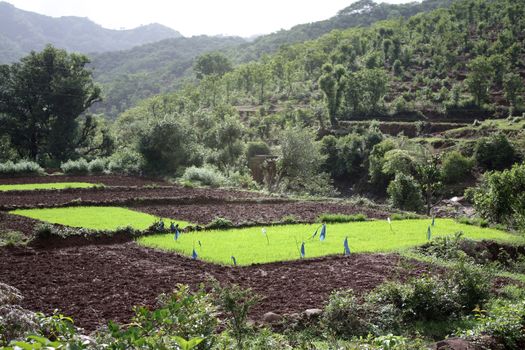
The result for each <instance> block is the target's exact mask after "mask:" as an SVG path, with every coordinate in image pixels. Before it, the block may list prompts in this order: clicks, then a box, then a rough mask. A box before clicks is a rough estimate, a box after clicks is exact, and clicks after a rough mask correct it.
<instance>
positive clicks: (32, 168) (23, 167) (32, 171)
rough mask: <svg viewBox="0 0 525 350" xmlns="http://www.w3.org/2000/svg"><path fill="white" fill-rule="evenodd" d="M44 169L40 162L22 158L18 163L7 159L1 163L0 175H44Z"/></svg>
mask: <svg viewBox="0 0 525 350" xmlns="http://www.w3.org/2000/svg"><path fill="white" fill-rule="evenodd" d="M43 173H44V169H42V167H40V165H38V163H35V162H31V161H27V160H21V161H18V162H16V163H13V162H12V161H7V162H5V163H0V176H5V177H8V176H24V175H42V174H43Z"/></svg>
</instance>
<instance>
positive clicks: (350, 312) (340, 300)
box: [322, 289, 371, 339]
mask: <svg viewBox="0 0 525 350" xmlns="http://www.w3.org/2000/svg"><path fill="white" fill-rule="evenodd" d="M367 315H368V310H367V308H366V306H365V305H363V304H361V303H359V302H358V300H357V298H356V297H355V296H354V293H353V291H352V290H351V289H350V290H346V291H335V292H332V294H331V295H330V297H329V299H328V304H327V305H326V307H325V309H324V312H323V318H322V321H323V324H324V325H325V326H326V327H327V328H328V329H329V330H330V331H332V332H333V333H335V334H336V335H338V336H341V337H343V338H346V339H351V338H352V337H358V336H366V335H367V334H368V333H370V330H371V326H370V324H369V323H368V322H367Z"/></svg>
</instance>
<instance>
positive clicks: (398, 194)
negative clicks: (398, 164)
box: [387, 173, 423, 212]
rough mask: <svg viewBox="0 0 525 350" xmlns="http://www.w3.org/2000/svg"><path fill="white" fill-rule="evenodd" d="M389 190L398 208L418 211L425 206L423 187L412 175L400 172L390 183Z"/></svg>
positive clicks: (393, 202)
mask: <svg viewBox="0 0 525 350" xmlns="http://www.w3.org/2000/svg"><path fill="white" fill-rule="evenodd" d="M387 192H388V196H389V198H390V200H391V202H392V205H393V206H394V207H396V208H399V209H403V210H410V211H415V212H418V211H421V209H422V207H423V197H422V196H421V187H420V185H419V184H418V183H417V181H416V180H415V179H414V178H413V177H412V176H410V175H405V174H403V173H398V174H397V175H396V177H395V179H394V180H393V181H392V182H390V184H389V185H388V189H387Z"/></svg>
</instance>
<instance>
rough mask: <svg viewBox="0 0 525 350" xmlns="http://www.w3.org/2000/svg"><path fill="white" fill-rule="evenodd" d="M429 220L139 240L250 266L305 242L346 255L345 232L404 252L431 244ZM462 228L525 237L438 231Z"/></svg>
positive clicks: (354, 241) (444, 223)
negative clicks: (321, 233) (322, 236)
mask: <svg viewBox="0 0 525 350" xmlns="http://www.w3.org/2000/svg"><path fill="white" fill-rule="evenodd" d="M429 224H430V220H428V219H420V220H402V221H393V222H392V228H393V231H391V230H390V227H389V225H388V223H387V222H386V221H383V220H381V221H367V222H351V223H338V224H328V225H327V234H326V240H325V241H323V242H321V241H320V240H319V234H318V235H317V237H315V238H313V239H311V236H312V234H313V233H314V232H315V230H316V229H317V228H318V227H319V225H318V224H312V225H309V224H296V225H280V226H270V227H267V228H266V232H267V235H268V239H269V242H270V243H269V244H268V242H267V239H266V237H265V236H264V235H263V233H262V230H261V227H250V228H241V229H231V230H224V231H220V230H212V231H201V232H192V233H187V234H183V235H182V236H181V237H179V239H178V240H177V241H175V240H174V237H173V235H170V234H167V235H153V236H146V237H141V238H139V239H138V240H137V242H138V243H139V244H141V245H143V246H147V247H153V248H159V249H164V250H171V251H176V252H179V253H182V254H184V255H187V256H191V254H192V251H193V248H194V247H195V250H196V252H197V254H198V256H199V259H202V260H206V261H210V262H214V263H220V264H231V263H232V259H231V256H234V257H235V258H236V260H237V264H238V265H250V264H254V263H268V262H274V261H285V260H296V259H299V258H300V251H299V250H300V245H301V243H302V242H305V253H306V258H312V257H320V256H325V255H334V254H342V253H343V251H344V247H343V242H344V239H345V237H348V242H349V246H350V249H351V251H352V252H354V253H358V252H392V251H398V250H402V249H405V248H409V247H414V246H417V245H420V244H423V243H425V242H426V241H427V238H426V237H427V228H428V226H429ZM457 231H463V233H464V237H468V238H472V239H478V240H480V239H491V240H497V241H506V242H509V241H510V242H512V241H517V240H519V239H520V238H519V237H516V236H513V235H511V234H509V233H506V232H504V231H499V230H495V229H490V228H480V227H477V226H469V225H464V224H460V223H457V222H455V221H454V220H451V219H436V225H435V226H434V227H433V228H432V236H434V237H435V236H445V235H451V234H454V233H455V232H457ZM199 242H200V244H199Z"/></svg>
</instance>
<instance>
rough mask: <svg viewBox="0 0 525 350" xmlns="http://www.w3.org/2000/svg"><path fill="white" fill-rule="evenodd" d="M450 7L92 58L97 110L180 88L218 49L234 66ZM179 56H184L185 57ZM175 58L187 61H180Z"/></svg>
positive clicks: (364, 2) (376, 8) (369, 7)
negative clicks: (202, 57)
mask: <svg viewBox="0 0 525 350" xmlns="http://www.w3.org/2000/svg"><path fill="white" fill-rule="evenodd" d="M451 2H452V0H425V1H423V2H421V3H419V2H412V3H408V4H399V5H392V4H386V3H376V2H374V1H372V0H361V1H358V2H356V3H353V4H352V5H350V6H349V7H347V8H345V9H343V10H341V11H339V13H338V14H337V15H336V16H334V17H332V18H330V19H328V20H325V21H319V22H314V23H309V24H301V25H298V26H295V27H293V28H291V29H290V30H281V31H279V32H276V33H273V34H269V35H263V36H261V37H258V38H257V39H256V40H255V41H252V42H247V41H243V40H241V39H240V38H224V37H204V36H201V37H196V38H187V39H176V40H166V41H162V42H159V43H154V44H149V45H145V46H144V47H137V48H133V49H131V50H127V51H123V52H108V53H105V54H102V55H95V56H93V67H94V69H95V74H96V77H97V80H98V81H99V82H101V83H103V87H104V96H105V102H104V103H103V104H101V105H99V108H98V109H97V110H96V111H97V112H103V113H105V114H106V115H107V116H108V117H109V118H110V119H113V118H114V117H115V116H116V115H117V114H118V113H120V112H122V111H124V110H125V109H127V108H129V107H131V106H133V105H134V104H135V103H136V102H137V101H139V100H140V99H142V98H145V97H149V96H151V95H154V94H156V93H159V92H168V91H173V90H174V89H175V88H177V87H180V86H181V84H182V83H181V78H183V77H192V76H193V74H192V71H191V66H192V62H191V58H193V57H195V56H197V55H199V54H201V53H204V52H206V51H213V50H221V51H223V52H224V53H225V54H226V55H227V56H228V58H229V59H230V60H231V61H232V62H233V63H237V64H238V63H243V62H248V61H252V60H257V59H259V58H261V57H262V56H264V55H267V54H272V53H275V52H276V51H278V50H279V48H281V47H282V46H287V45H291V44H294V43H301V42H304V41H308V40H312V39H316V38H318V37H320V36H322V35H323V34H326V33H328V32H330V31H332V30H335V29H347V28H354V27H366V26H369V25H371V24H373V23H375V22H377V21H380V20H385V19H388V18H399V17H402V18H407V17H410V16H411V15H414V14H416V13H420V12H424V11H429V10H432V9H434V8H438V7H447V6H449V5H450V3H451ZM181 51H183V52H181ZM184 51H188V54H185V53H184ZM176 52H177V53H176ZM180 55H184V56H185V57H186V58H190V60H188V59H182V58H181V57H180Z"/></svg>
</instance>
